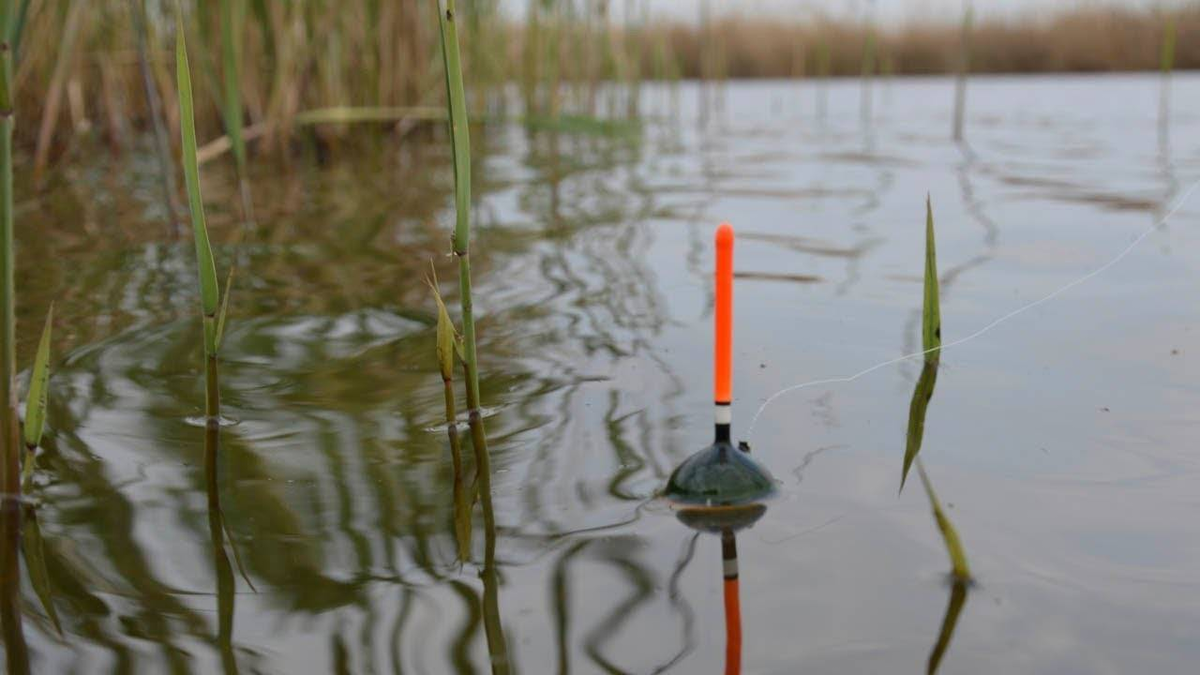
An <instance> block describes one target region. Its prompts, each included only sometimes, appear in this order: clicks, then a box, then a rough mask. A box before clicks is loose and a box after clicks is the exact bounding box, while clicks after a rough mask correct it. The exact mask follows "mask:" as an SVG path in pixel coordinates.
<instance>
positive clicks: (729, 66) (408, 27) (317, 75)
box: [15, 0, 1200, 164]
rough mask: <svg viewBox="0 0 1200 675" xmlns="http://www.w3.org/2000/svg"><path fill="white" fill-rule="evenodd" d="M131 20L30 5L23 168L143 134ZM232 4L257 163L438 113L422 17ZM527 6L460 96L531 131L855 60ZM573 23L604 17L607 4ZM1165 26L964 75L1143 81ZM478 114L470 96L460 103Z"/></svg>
mask: <svg viewBox="0 0 1200 675" xmlns="http://www.w3.org/2000/svg"><path fill="white" fill-rule="evenodd" d="M132 1H133V2H144V3H145V7H146V10H147V16H148V18H149V21H148V22H147V24H148V25H147V36H146V38H147V45H148V49H147V52H146V53H147V54H148V56H149V59H150V71H151V73H152V78H151V79H152V80H153V83H154V85H155V87H156V88H157V90H158V93H159V97H160V99H161V100H164V101H171V100H174V99H175V97H176V93H175V90H174V81H173V78H172V77H171V72H170V68H169V64H170V60H171V46H172V45H173V44H174V35H173V32H174V26H173V22H171V21H167V20H165V19H166V18H168V17H171V16H173V7H174V4H175V3H174V2H173V1H171V0H132ZM130 2H131V0H69V1H67V2H52V1H51V0H32V5H31V10H30V13H29V20H28V24H27V25H26V27H25V35H26V36H28V39H26V40H24V41H23V43H22V45H21V51H20V53H19V54H18V55H17V56H18V58H17V72H16V81H17V87H16V91H18V92H19V94H18V98H17V101H16V108H17V117H18V118H20V119H24V120H28V122H27V123H25V124H21V125H18V128H17V132H16V133H17V138H16V139H15V142H16V144H17V146H18V147H22V148H25V149H27V150H29V151H31V152H34V154H35V155H37V156H38V158H39V159H40V162H38V163H39V164H45V163H50V162H53V161H54V160H55V159H56V158H58V157H59V156H61V155H62V153H63V152H64V151H65V150H67V149H69V148H71V147H72V144H71V142H70V141H71V140H72V139H74V138H75V137H78V136H85V137H96V138H98V139H99V140H102V141H104V142H105V143H107V144H108V145H109V146H111V147H112V148H114V149H115V150H118V151H119V150H120V149H122V148H123V147H125V146H126V145H127V143H128V141H129V138H128V136H129V135H130V134H132V133H137V132H142V131H146V132H149V131H150V130H151V129H152V119H151V116H150V115H149V113H148V110H149V107H148V106H147V104H146V93H145V88H144V82H143V79H142V73H141V70H140V68H139V60H138V48H137V44H138V42H137V35H136V32H135V30H134V25H135V24H134V22H133V21H131V20H130V18H131V15H130V7H131V5H130ZM240 2H241V3H242V9H241V10H240V11H241V12H242V13H241V14H240V16H242V17H243V19H242V20H243V21H244V25H243V26H242V27H241V29H240V31H239V32H240V33H241V34H242V39H241V46H240V53H239V58H240V60H241V62H242V63H241V64H240V69H239V77H240V80H241V82H240V90H241V94H242V105H243V106H244V108H245V125H246V127H247V128H248V129H249V130H253V131H254V132H255V133H256V134H257V135H256V140H255V141H254V146H253V147H254V150H255V151H257V152H260V153H261V152H262V151H264V150H267V151H270V150H281V149H286V148H288V147H290V144H291V143H293V141H294V140H295V138H296V133H295V132H296V130H297V129H298V128H299V127H301V126H304V127H305V128H306V129H307V128H312V129H313V132H312V133H315V134H317V135H318V136H319V137H321V138H322V139H327V138H329V137H334V136H336V135H338V134H341V133H344V132H345V130H346V129H347V125H346V124H344V123H322V124H319V125H317V126H315V127H314V126H312V125H311V124H305V122H304V119H305V118H304V117H303V116H304V115H305V114H306V113H311V111H313V110H322V109H331V108H333V109H344V108H374V109H377V110H381V109H388V110H395V109H403V108H408V107H415V106H425V107H426V108H428V106H442V105H444V91H443V89H444V87H442V86H441V82H440V80H441V72H440V71H441V63H440V53H439V51H438V36H437V31H436V29H435V26H436V24H434V23H433V22H431V20H430V14H431V12H432V11H433V10H432V9H431V5H430V3H427V2H417V1H413V2H409V1H405V2H381V1H379V0H341V1H339V2H336V3H333V2H330V3H307V2H277V1H271V0H268V1H265V2H257V1H255V0H240ZM182 3H183V5H184V19H185V22H186V25H187V31H188V35H187V38H188V40H189V42H190V43H191V44H193V45H195V46H196V47H195V52H194V53H195V55H196V63H195V68H196V78H195V83H194V84H195V88H196V100H197V101H200V102H207V103H203V104H202V105H200V106H199V107H198V108H197V110H196V124H197V127H198V129H197V131H198V135H199V137H200V139H201V141H202V142H205V141H208V140H212V139H216V138H219V137H220V136H221V134H222V125H221V116H220V109H219V108H220V106H219V104H218V102H219V101H221V100H222V91H221V88H220V85H221V79H222V78H221V63H220V59H219V56H220V54H221V49H220V35H221V30H220V21H219V18H220V17H219V4H220V3H216V2H209V1H205V0H182ZM568 5H571V6H572V7H574V9H568V8H566V7H567V6H568ZM532 6H534V7H539V8H540V9H539V10H538V11H537V12H536V13H535V16H536V21H526V20H525V19H524V18H522V17H516V16H509V15H505V14H503V13H500V12H499V10H498V9H497V7H498V4H497V2H496V1H495V0H476V1H475V2H472V3H471V4H470V5H469V6H467V7H465V8H464V11H465V12H466V13H467V21H465V22H464V24H463V26H462V30H463V33H464V44H466V45H468V46H469V47H468V48H467V49H465V50H464V55H463V56H464V61H465V70H466V74H467V77H468V79H469V80H471V81H472V87H471V89H473V90H474V91H477V92H479V91H485V92H486V91H489V88H490V87H491V85H495V84H499V83H501V82H503V81H509V82H520V83H522V84H523V85H524V87H523V88H524V89H525V91H526V93H527V96H526V102H527V104H530V112H531V113H533V114H543V115H544V114H548V113H549V114H553V113H554V112H555V111H557V110H558V109H559V108H560V107H564V106H569V108H570V109H573V110H581V111H583V112H585V113H596V114H603V113H605V112H609V113H614V112H615V111H598V110H595V103H594V92H595V83H596V82H598V81H603V80H608V81H615V82H621V83H627V84H629V85H631V92H632V91H634V90H635V89H636V88H635V87H633V86H632V85H636V83H637V81H639V80H640V79H642V78H655V77H660V78H661V77H666V78H671V79H675V78H679V77H684V78H691V77H698V76H700V75H701V68H702V67H705V68H706V69H707V70H706V72H707V73H708V74H709V75H710V76H714V75H719V76H720V77H732V78H748V77H798V76H805V75H810V76H811V75H816V74H817V72H816V71H818V70H823V68H822V67H821V65H820V64H822V63H824V61H825V56H826V54H822V53H821V50H822V49H823V46H822V45H824V46H825V47H824V48H827V50H828V53H827V56H828V72H829V74H831V75H844V76H858V75H859V74H860V73H861V72H862V68H863V64H862V59H863V55H864V53H865V51H866V50H865V49H864V47H865V38H866V32H865V25H864V24H863V23H862V22H860V21H853V20H837V19H834V18H821V17H811V16H809V17H798V18H795V19H794V20H788V19H786V18H784V19H781V18H779V17H759V18H746V17H725V18H716V19H714V20H713V21H712V22H711V23H710V24H708V26H707V29H702V28H701V27H700V26H698V25H696V24H694V23H684V22H679V23H670V22H665V21H661V20H655V21H651V22H650V23H649V24H648V25H647V24H644V23H641V22H640V21H634V22H631V23H626V22H625V21H623V20H621V19H616V18H613V17H610V16H608V15H607V14H606V13H604V12H603V11H600V12H599V13H594V12H593V13H589V12H582V11H581V10H580V9H579V7H580V6H582V5H580V3H579V2H578V1H577V2H575V3H574V4H571V3H566V2H551V3H544V2H542V0H534V1H533V2H532ZM587 6H588V7H600V8H601V10H602V9H603V8H604V7H605V6H606V4H605V3H599V4H598V5H592V4H590V3H589V4H588V5H587ZM1046 11H1049V10H1046ZM1173 16H1174V17H1175V21H1176V25H1177V30H1178V48H1177V53H1176V61H1175V65H1176V68H1177V69H1189V68H1200V2H1191V3H1189V4H1187V5H1186V6H1185V7H1183V8H1181V9H1178V10H1176V11H1175V13H1174V15H1173ZM1167 19H1168V16H1167V15H1166V14H1164V13H1163V12H1162V11H1160V10H1145V9H1130V8H1126V9H1112V8H1107V7H1104V6H1100V5H1083V6H1076V7H1074V8H1067V9H1062V10H1056V13H1052V14H1046V13H1045V11H1044V12H1043V13H1042V14H1030V15H1027V16H1024V17H1018V18H1011V19H997V18H986V17H984V18H981V19H980V20H978V21H976V22H975V24H974V28H973V30H972V36H971V44H972V63H971V71H972V73H1035V72H1037V73H1040V72H1053V71H1069V72H1070V71H1074V72H1092V71H1115V70H1152V69H1155V68H1157V67H1158V65H1159V58H1160V57H1159V54H1160V49H1161V45H1160V43H1161V41H1162V36H1163V27H1164V25H1165V24H1166V22H1167ZM876 30H877V31H878V46H877V53H878V58H879V63H881V64H885V65H886V68H887V71H888V72H889V73H894V74H897V75H903V74H930V73H948V72H953V70H954V68H955V65H956V59H957V57H958V49H959V41H960V35H959V30H960V29H959V22H958V17H957V16H946V17H941V18H940V19H939V20H936V21H913V22H909V23H905V24H903V25H888V24H887V23H886V22H878V23H877V24H876ZM627 38H628V39H627ZM631 50H632V53H631ZM714 61H719V63H714ZM806 71H807V72H806ZM560 96H561V97H565V98H564V99H563V100H559V97H560ZM632 96H633V94H632V93H631V97H632ZM631 100H632V98H631ZM480 102H481V101H480V98H479V97H478V96H477V97H476V98H475V100H474V103H475V104H479V103H480ZM474 110H475V111H476V114H479V113H481V112H483V108H480V107H476V108H474ZM165 114H166V115H167V118H168V119H167V120H166V124H167V126H168V128H169V132H170V137H171V138H173V139H174V138H178V119H177V114H176V112H175V111H174V110H173V109H171V107H170V106H167V110H166V111H165ZM391 123H394V120H392V121H391V122H385V121H382V120H380V121H378V122H376V123H375V124H376V125H378V126H380V127H385V128H386V127H387V126H388V125H389V124H391ZM406 128H407V127H406ZM39 138H40V145H41V146H42V147H41V149H40V150H38V146H39Z"/></svg>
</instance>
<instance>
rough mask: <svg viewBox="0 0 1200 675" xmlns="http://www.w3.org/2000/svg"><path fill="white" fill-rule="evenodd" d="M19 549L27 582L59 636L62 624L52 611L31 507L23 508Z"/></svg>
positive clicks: (39, 536) (38, 531) (38, 530)
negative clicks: (27, 573) (23, 515)
mask: <svg viewBox="0 0 1200 675" xmlns="http://www.w3.org/2000/svg"><path fill="white" fill-rule="evenodd" d="M21 550H22V552H23V553H24V554H25V566H26V567H27V568H28V571H29V582H30V585H32V586H33V592H34V593H35V594H37V597H38V601H39V602H41V603H42V609H44V610H45V611H46V616H48V617H49V618H50V622H51V623H52V624H54V629H55V630H56V631H58V634H59V635H60V636H61V635H62V634H63V632H62V625H61V624H59V622H58V612H56V611H54V596H53V594H52V593H51V586H50V574H49V572H48V571H47V570H46V552H45V544H44V543H43V541H42V529H41V527H39V526H38V521H37V517H36V514H35V513H34V512H33V509H32V508H26V509H25V518H23V519H22V523H21Z"/></svg>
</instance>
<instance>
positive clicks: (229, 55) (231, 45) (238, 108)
mask: <svg viewBox="0 0 1200 675" xmlns="http://www.w3.org/2000/svg"><path fill="white" fill-rule="evenodd" d="M233 3H234V0H221V76H222V78H224V88H223V94H224V95H223V98H222V107H221V111H222V114H223V116H224V118H225V129H226V131H227V132H228V134H229V140H230V141H231V142H232V143H233V158H234V161H235V162H236V164H237V173H238V187H239V188H240V190H241V194H242V211H243V213H242V215H243V217H244V218H245V219H246V222H250V221H252V220H253V219H254V216H253V207H252V205H251V202H250V182H249V179H248V177H247V175H246V139H245V138H244V136H243V133H242V93H241V79H240V76H239V73H240V70H241V68H239V65H240V63H239V61H240V59H239V56H240V51H239V49H238V42H239V40H238V37H239V33H240V31H238V30H237V29H238V28H239V27H240V26H239V25H238V24H239V22H238V21H236V20H235V18H234V6H233Z"/></svg>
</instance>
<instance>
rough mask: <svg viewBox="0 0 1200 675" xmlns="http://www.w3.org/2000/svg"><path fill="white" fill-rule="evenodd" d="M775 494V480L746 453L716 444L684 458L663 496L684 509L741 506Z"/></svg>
mask: <svg viewBox="0 0 1200 675" xmlns="http://www.w3.org/2000/svg"><path fill="white" fill-rule="evenodd" d="M774 494H775V478H774V477H773V476H771V472H770V471H768V470H767V469H766V467H764V466H763V465H761V464H759V463H758V462H756V461H754V459H753V458H752V457H751V456H750V453H748V452H744V451H742V450H739V449H738V448H736V447H734V446H733V444H732V443H730V442H729V441H725V440H718V441H717V442H716V443H713V444H712V445H710V446H708V447H707V448H705V449H703V450H701V451H700V452H697V453H696V454H694V455H692V456H691V457H688V458H687V459H686V460H684V462H683V463H682V464H680V465H679V466H678V467H677V468H676V469H675V471H674V472H673V473H672V474H671V478H670V480H669V481H667V487H666V490H665V491H664V493H663V496H664V497H666V498H667V499H669V500H671V501H672V502H675V503H676V504H677V505H679V506H680V507H683V508H687V509H697V508H706V507H710V508H711V507H728V506H742V505H748V504H753V503H755V502H761V501H763V500H765V499H768V498H770V497H771V496H772V495H774Z"/></svg>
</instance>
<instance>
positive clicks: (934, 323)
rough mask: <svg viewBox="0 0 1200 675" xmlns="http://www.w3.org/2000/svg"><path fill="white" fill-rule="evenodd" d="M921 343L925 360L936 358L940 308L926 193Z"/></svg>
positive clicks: (940, 341) (934, 247) (939, 334)
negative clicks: (923, 301)
mask: <svg viewBox="0 0 1200 675" xmlns="http://www.w3.org/2000/svg"><path fill="white" fill-rule="evenodd" d="M921 345H922V348H923V350H924V351H925V360H926V361H930V360H933V361H936V360H937V359H938V357H939V355H940V353H941V348H942V310H941V307H940V305H939V302H938V276H937V248H936V246H935V244H934V238H933V205H932V202H931V201H930V198H929V196H928V195H926V197H925V303H924V306H923V307H922V309H921Z"/></svg>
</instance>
